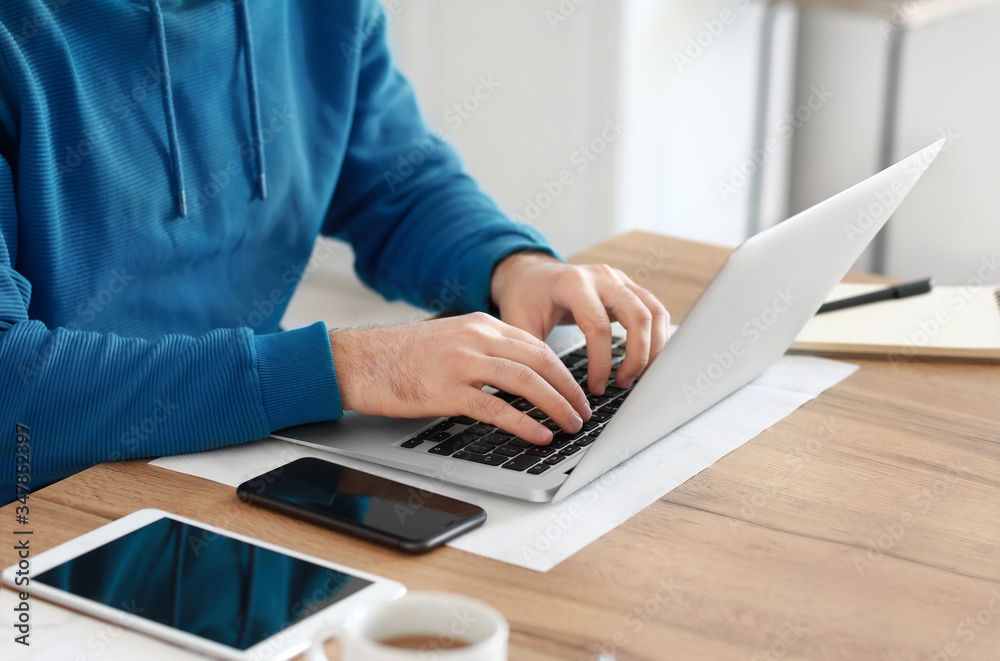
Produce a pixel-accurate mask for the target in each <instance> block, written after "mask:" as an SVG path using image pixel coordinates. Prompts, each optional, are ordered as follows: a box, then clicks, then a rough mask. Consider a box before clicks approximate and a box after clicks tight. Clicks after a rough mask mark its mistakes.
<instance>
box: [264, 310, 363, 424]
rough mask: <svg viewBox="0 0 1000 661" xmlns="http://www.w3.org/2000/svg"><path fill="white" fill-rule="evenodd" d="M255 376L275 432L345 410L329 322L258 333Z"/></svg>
mask: <svg viewBox="0 0 1000 661" xmlns="http://www.w3.org/2000/svg"><path fill="white" fill-rule="evenodd" d="M253 340H254V345H255V348H256V351H257V378H258V380H259V382H260V394H261V399H262V400H263V403H264V411H265V413H267V420H268V424H269V425H270V427H271V430H272V431H274V430H275V429H282V428H284V427H291V426H293V425H301V424H305V423H307V422H317V421H319V420H333V419H336V418H339V417H341V416H342V415H343V414H344V408H343V405H342V404H341V402H340V391H339V390H338V389H337V376H336V373H335V372H334V369H333V354H332V353H331V351H330V338H329V335H328V334H327V330H326V324H324V323H323V322H322V321H318V322H316V323H315V324H313V325H312V326H307V327H306V328H299V329H296V330H292V331H285V332H281V333H272V334H270V335H255V336H254V338H253Z"/></svg>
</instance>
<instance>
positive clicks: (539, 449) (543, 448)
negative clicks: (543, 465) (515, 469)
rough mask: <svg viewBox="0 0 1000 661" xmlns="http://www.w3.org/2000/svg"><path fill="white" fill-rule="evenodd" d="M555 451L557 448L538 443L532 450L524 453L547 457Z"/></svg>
mask: <svg viewBox="0 0 1000 661" xmlns="http://www.w3.org/2000/svg"><path fill="white" fill-rule="evenodd" d="M555 451H556V449H555V448H550V447H548V446H547V445H537V446H535V447H533V448H531V449H530V450H525V452H524V454H530V455H531V456H533V457H547V456H549V455H550V454H554V453H555Z"/></svg>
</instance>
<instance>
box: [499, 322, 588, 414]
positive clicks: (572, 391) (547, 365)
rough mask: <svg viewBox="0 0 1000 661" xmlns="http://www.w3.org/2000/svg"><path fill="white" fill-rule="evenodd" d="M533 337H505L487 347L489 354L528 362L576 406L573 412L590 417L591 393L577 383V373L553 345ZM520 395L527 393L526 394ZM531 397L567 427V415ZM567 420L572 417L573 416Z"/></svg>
mask: <svg viewBox="0 0 1000 661" xmlns="http://www.w3.org/2000/svg"><path fill="white" fill-rule="evenodd" d="M529 340H530V341H527V342H522V341H519V340H513V339H509V338H502V339H500V340H498V341H497V343H496V344H495V345H493V346H492V347H490V348H488V349H486V350H485V353H487V354H489V355H491V356H494V357H496V358H502V359H506V360H509V361H513V362H514V363H518V364H522V365H527V366H528V367H530V368H531V369H532V370H534V372H535V373H536V374H538V375H539V376H540V377H541V378H542V379H544V380H545V381H546V382H547V383H548V385H549V386H551V387H552V388H554V389H555V392H557V393H559V395H560V398H561V399H562V400H563V401H565V402H566V403H567V404H568V405H569V407H570V408H571V409H573V412H575V413H576V414H577V415H578V416H580V418H581V419H583V420H589V419H590V416H591V411H590V403H589V402H588V401H587V395H586V394H584V392H583V389H582V388H581V387H580V384H578V383H577V382H576V379H574V378H573V375H572V374H570V372H569V370H568V369H567V368H566V366H565V365H564V364H563V362H562V361H561V360H559V357H558V356H556V354H555V352H554V351H553V350H552V349H551V348H550V347H549V345H547V344H545V343H544V342H542V341H541V340H537V339H535V338H529ZM490 385H493V386H496V387H498V388H499V387H500V386H499V385H498V384H495V383H491V384H490ZM517 394H520V395H522V396H524V393H517ZM528 399H529V401H531V403H532V404H534V405H535V406H537V407H539V408H540V409H542V410H543V411H545V412H546V413H548V414H549V417H551V418H552V419H553V420H555V421H556V422H558V423H559V424H560V425H562V426H563V428H567V427H566V426H565V425H563V422H564V418H563V417H562V413H553V412H551V411H550V410H549V409H548V408H546V406H545V405H544V404H543V403H542V402H541V401H535V400H533V399H531V398H530V397H529V398H528ZM566 419H567V420H569V419H570V418H566ZM571 431H576V430H575V429H574V430H571Z"/></svg>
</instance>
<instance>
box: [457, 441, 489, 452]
mask: <svg viewBox="0 0 1000 661" xmlns="http://www.w3.org/2000/svg"><path fill="white" fill-rule="evenodd" d="M492 449H493V446H492V445H487V444H485V443H478V442H477V443H472V444H470V445H466V446H465V449H464V450H463V451H464V452H472V453H474V454H486V453H487V452H489V451H490V450H492Z"/></svg>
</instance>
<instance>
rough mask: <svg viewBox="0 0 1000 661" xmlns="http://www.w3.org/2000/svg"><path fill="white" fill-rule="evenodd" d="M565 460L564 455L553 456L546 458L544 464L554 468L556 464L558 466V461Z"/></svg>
mask: <svg viewBox="0 0 1000 661" xmlns="http://www.w3.org/2000/svg"><path fill="white" fill-rule="evenodd" d="M565 458H566V457H565V456H564V455H561V454H554V455H552V456H551V457H549V458H547V459H546V460H545V463H546V464H548V465H549V466H555V465H556V464H558V463H559V462H560V461H562V460H563V459H565Z"/></svg>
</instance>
